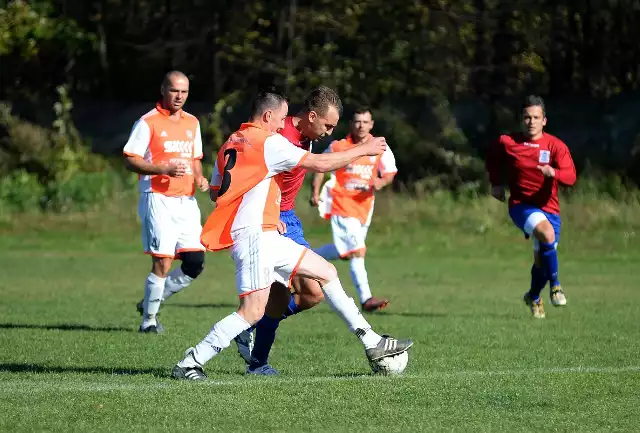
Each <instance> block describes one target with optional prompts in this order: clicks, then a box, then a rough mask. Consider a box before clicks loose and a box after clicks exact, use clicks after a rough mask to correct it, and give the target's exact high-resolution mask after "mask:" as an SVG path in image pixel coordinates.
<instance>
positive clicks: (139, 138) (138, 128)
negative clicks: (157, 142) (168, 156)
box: [122, 119, 151, 158]
mask: <svg viewBox="0 0 640 433" xmlns="http://www.w3.org/2000/svg"><path fill="white" fill-rule="evenodd" d="M150 141H151V129H150V128H149V125H148V124H147V122H145V121H144V120H143V119H140V120H138V121H137V122H136V123H135V124H134V125H133V129H132V130H131V134H130V135H129V140H128V141H127V144H125V145H124V149H123V150H122V152H123V153H124V154H125V155H130V156H133V155H138V156H141V157H143V158H144V156H145V155H146V153H147V149H148V148H149V142H150Z"/></svg>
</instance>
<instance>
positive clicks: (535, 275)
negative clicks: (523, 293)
mask: <svg viewBox="0 0 640 433" xmlns="http://www.w3.org/2000/svg"><path fill="white" fill-rule="evenodd" d="M547 281H548V280H547V277H546V276H545V273H544V270H543V269H542V267H539V266H536V265H535V263H534V264H533V266H531V289H529V294H530V295H531V297H532V298H533V299H534V300H537V299H538V298H539V297H540V293H541V292H542V290H543V289H544V286H546V285H547Z"/></svg>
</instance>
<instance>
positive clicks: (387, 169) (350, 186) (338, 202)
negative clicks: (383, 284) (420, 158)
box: [311, 108, 398, 312]
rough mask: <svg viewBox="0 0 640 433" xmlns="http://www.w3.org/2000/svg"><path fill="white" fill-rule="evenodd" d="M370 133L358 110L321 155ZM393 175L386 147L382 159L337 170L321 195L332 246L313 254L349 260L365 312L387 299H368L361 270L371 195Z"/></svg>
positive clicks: (316, 191)
mask: <svg viewBox="0 0 640 433" xmlns="http://www.w3.org/2000/svg"><path fill="white" fill-rule="evenodd" d="M371 129H373V118H372V117H371V111H370V110H369V109H367V108H361V109H358V110H356V112H355V114H354V115H353V120H352V121H351V133H350V134H349V135H348V136H347V137H346V138H345V139H344V140H340V141H334V142H333V143H331V144H330V145H329V147H328V148H327V150H326V151H325V152H341V151H343V150H346V149H351V148H353V147H356V146H360V145H362V144H364V143H366V142H367V141H369V140H372V139H373V136H372V135H371ZM397 172H398V169H397V167H396V159H395V157H394V156H393V152H391V149H390V148H389V147H388V146H387V149H386V150H385V151H384V153H383V154H382V155H378V156H371V157H370V156H363V157H361V158H359V159H357V160H355V161H353V162H351V163H349V165H347V166H346V167H343V168H340V169H339V170H337V171H336V172H335V177H334V178H333V183H332V184H331V186H330V189H329V188H325V194H327V195H330V201H331V203H330V208H329V207H327V209H326V211H325V212H326V213H327V214H328V215H330V218H331V231H332V233H333V243H332V244H327V245H324V246H322V247H320V248H317V249H315V250H314V251H315V252H316V253H318V254H319V255H321V256H322V257H324V258H325V259H327V260H336V259H338V258H340V259H342V260H349V265H350V267H351V280H352V281H353V284H354V286H355V287H356V290H357V291H358V296H359V297H360V303H361V305H362V309H363V310H365V311H370V312H371V311H376V310H381V309H382V308H384V307H386V306H387V304H388V303H389V301H388V300H387V299H378V298H375V297H373V296H372V295H371V289H370V287H369V279H368V276H367V269H366V268H365V266H364V257H365V253H366V249H367V248H366V245H365V240H366V238H367V232H368V231H369V225H370V224H371V217H372V216H373V204H374V192H375V191H379V190H381V189H382V188H384V187H385V186H387V185H389V184H390V183H391V182H393V178H394V176H395V175H396V173H397ZM323 179H324V174H322V173H317V174H316V175H315V176H314V179H313V194H312V197H311V204H312V205H313V206H318V205H319V204H320V197H321V191H320V186H321V185H322V181H323ZM329 190H330V192H329ZM327 198H328V197H327ZM325 200H326V199H325ZM323 213H324V212H323Z"/></svg>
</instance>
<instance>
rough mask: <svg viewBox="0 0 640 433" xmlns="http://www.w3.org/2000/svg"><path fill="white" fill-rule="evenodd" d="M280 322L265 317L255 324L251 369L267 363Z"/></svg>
mask: <svg viewBox="0 0 640 433" xmlns="http://www.w3.org/2000/svg"><path fill="white" fill-rule="evenodd" d="M281 320H282V319H274V318H272V317H269V316H267V315H265V316H263V317H262V319H260V321H259V322H258V323H257V324H256V341H255V343H254V345H253V350H252V351H251V365H250V367H251V368H257V367H262V366H263V365H265V364H266V363H267V362H268V361H269V352H271V347H272V346H273V342H274V341H275V340H276V331H277V330H278V326H279V325H280V321H281Z"/></svg>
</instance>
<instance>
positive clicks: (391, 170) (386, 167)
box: [373, 146, 398, 191]
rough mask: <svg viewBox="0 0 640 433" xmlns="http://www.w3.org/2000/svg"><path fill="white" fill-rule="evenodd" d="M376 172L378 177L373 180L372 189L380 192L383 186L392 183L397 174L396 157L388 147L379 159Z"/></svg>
mask: <svg viewBox="0 0 640 433" xmlns="http://www.w3.org/2000/svg"><path fill="white" fill-rule="evenodd" d="M378 171H379V173H380V176H376V177H375V178H374V179H373V189H374V190H376V191H380V190H381V189H382V188H384V187H385V186H387V185H390V184H391V183H392V182H393V178H394V177H396V173H398V167H397V166H396V157H395V156H394V155H393V152H392V151H391V148H390V147H388V146H387V150H385V151H384V153H383V154H382V156H381V157H380V163H379V164H378Z"/></svg>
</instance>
